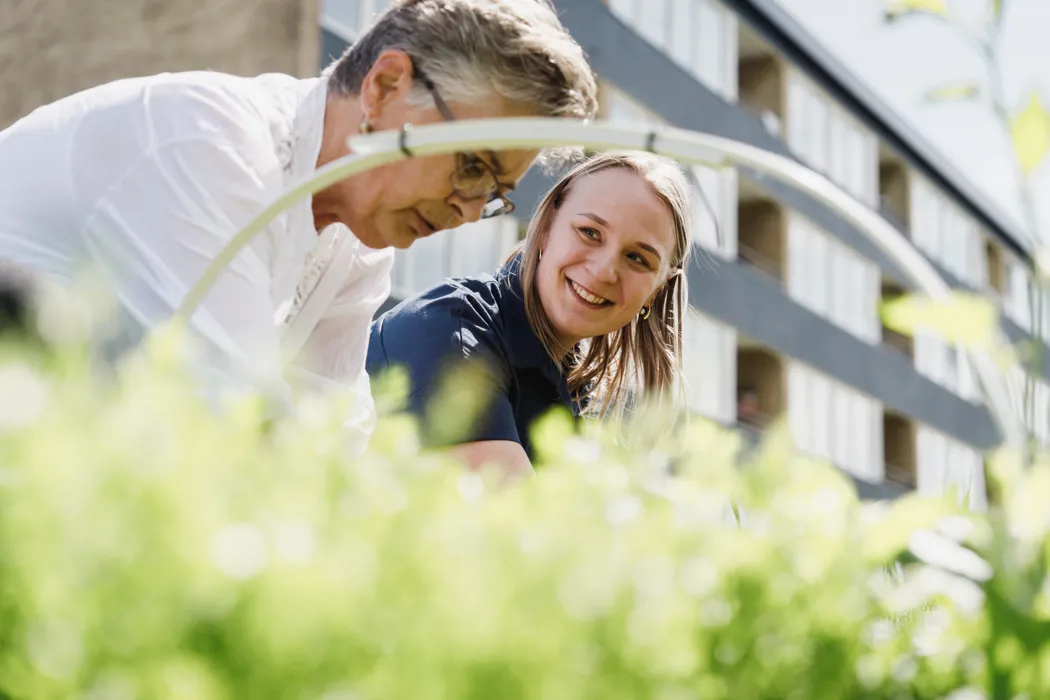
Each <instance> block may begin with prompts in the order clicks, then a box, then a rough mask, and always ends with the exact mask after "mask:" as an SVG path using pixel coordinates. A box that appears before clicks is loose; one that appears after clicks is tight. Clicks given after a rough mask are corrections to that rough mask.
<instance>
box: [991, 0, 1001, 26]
mask: <svg viewBox="0 0 1050 700" xmlns="http://www.w3.org/2000/svg"><path fill="white" fill-rule="evenodd" d="M1002 16H1003V0H993V2H992V17H993V18H994V19H995V21H997V22H998V21H999V20H1000V19H1002Z"/></svg>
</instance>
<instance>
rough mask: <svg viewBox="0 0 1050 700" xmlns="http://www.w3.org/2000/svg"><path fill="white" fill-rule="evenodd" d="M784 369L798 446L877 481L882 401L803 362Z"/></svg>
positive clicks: (790, 421)
mask: <svg viewBox="0 0 1050 700" xmlns="http://www.w3.org/2000/svg"><path fill="white" fill-rule="evenodd" d="M787 371H788V381H787V387H788V402H787V406H788V425H789V427H790V429H791V431H792V436H793V437H794V439H795V444H796V445H797V446H798V448H799V450H801V451H803V452H806V453H809V454H813V455H815V456H817V457H820V458H823V459H826V460H828V461H830V462H832V463H833V464H835V465H836V466H838V467H839V468H841V469H843V470H844V471H847V472H849V473H850V474H853V475H854V476H857V477H859V478H862V479H867V480H869V481H874V482H878V481H881V480H882V478H883V473H884V468H883V465H882V405H881V404H880V403H879V402H878V401H876V400H875V399H873V398H871V397H869V396H866V395H864V394H861V393H860V392H858V391H856V390H854V389H852V388H851V387H848V386H846V385H844V384H841V383H839V382H836V381H834V380H832V379H830V378H828V377H826V376H824V375H823V374H821V373H820V372H818V371H816V370H814V369H812V368H811V367H808V366H806V365H803V364H801V363H798V362H791V363H790V364H789V365H788V368H787Z"/></svg>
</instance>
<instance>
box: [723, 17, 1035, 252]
mask: <svg viewBox="0 0 1050 700" xmlns="http://www.w3.org/2000/svg"><path fill="white" fill-rule="evenodd" d="M720 2H722V4H724V5H725V6H726V7H728V8H729V9H731V10H733V11H734V12H735V13H736V14H737V15H738V16H739V17H740V18H741V19H742V20H743V21H745V22H746V23H747V24H748V25H749V26H751V28H752V29H754V30H755V31H757V32H758V33H759V34H760V35H762V36H763V37H764V38H765V39H766V40H767V41H769V42H770V43H771V44H772V45H773V46H774V47H775V48H777V49H779V50H781V51H783V52H784V53H785V54H787V57H788V58H789V59H790V60H791V61H792V63H795V64H796V65H797V67H798V68H800V69H801V70H803V71H804V72H805V73H807V74H808V75H809V76H810V78H811V79H814V80H815V81H816V82H817V83H818V84H820V85H821V87H822V88H824V89H825V90H828V91H829V92H830V93H831V94H832V96H833V97H835V98H836V99H837V100H839V101H840V102H841V103H842V104H843V106H844V107H846V108H847V109H848V110H849V111H851V112H853V114H854V116H855V117H857V118H859V119H860V120H861V121H862V122H865V123H866V124H867V125H868V127H869V128H871V129H873V130H874V131H875V132H876V133H877V134H878V135H879V136H880V137H881V138H882V139H883V140H884V141H886V142H887V143H888V144H889V145H890V146H891V147H892V148H894V149H895V150H897V151H900V152H901V155H902V156H904V158H905V159H906V160H908V161H910V162H911V164H912V165H913V166H915V167H916V168H917V169H918V170H920V171H921V172H922V173H923V174H924V175H925V176H927V177H929V178H930V179H931V180H932V181H933V182H934V183H935V184H936V185H937V186H938V187H940V188H941V189H943V190H944V191H945V192H947V193H948V194H949V195H950V196H951V197H952V198H953V199H954V200H956V202H957V203H958V204H960V205H961V206H962V207H963V208H964V209H966V210H968V211H969V212H970V213H971V214H972V215H973V216H974V217H975V218H976V219H977V220H978V221H979V222H980V223H981V224H982V225H983V226H984V227H985V228H987V229H989V230H990V231H991V232H992V233H993V234H995V235H996V237H998V238H999V239H1000V240H1002V241H1003V242H1004V243H1006V244H1007V245H1008V246H1009V247H1010V248H1011V249H1013V251H1014V253H1015V254H1017V255H1019V256H1020V257H1021V258H1022V259H1023V260H1024V261H1025V262H1026V263H1028V264H1029V265H1031V264H1032V254H1033V250H1032V245H1031V243H1030V242H1029V241H1028V239H1027V237H1026V236H1025V234H1024V232H1023V231H1022V230H1021V229H1019V228H1018V227H1017V225H1016V224H1014V223H1012V222H1011V220H1010V217H1009V216H1007V214H1006V212H1005V211H1004V210H1003V209H1002V208H1001V207H1000V206H999V205H998V204H996V203H995V202H993V201H992V200H991V198H989V197H987V196H986V195H984V194H982V193H981V192H980V191H979V190H978V188H977V186H976V185H975V184H974V183H973V182H971V181H970V180H969V179H968V178H967V177H966V176H965V175H964V174H963V173H962V171H960V170H959V169H958V168H957V167H955V166H954V165H952V164H951V163H950V162H949V161H948V159H947V157H945V156H944V155H943V154H942V153H939V152H938V151H937V150H936V149H935V148H934V147H933V146H931V145H930V144H929V143H928V142H927V141H926V139H924V138H923V137H922V135H921V134H920V133H919V132H918V130H917V129H916V128H914V127H912V126H910V125H909V124H907V123H906V122H905V121H904V119H903V118H902V117H901V116H900V115H899V114H897V113H896V112H894V111H893V110H892V109H891V108H890V107H889V106H888V105H887V104H886V103H885V101H884V100H882V99H881V98H879V97H878V96H877V95H876V94H875V92H874V91H873V90H872V89H871V88H870V87H868V85H867V84H866V83H865V82H864V81H863V79H861V78H860V77H859V76H858V75H857V74H855V73H854V72H852V71H851V70H850V69H849V68H848V67H847V66H846V65H845V64H844V63H843V62H842V60H841V59H839V58H837V57H836V56H834V55H833V54H832V53H831V51H830V50H828V49H827V48H825V47H824V46H823V45H821V44H820V42H819V41H818V40H817V39H816V38H815V37H814V36H813V35H812V34H810V33H809V32H808V31H807V30H806V29H805V28H804V27H803V26H802V25H801V24H800V23H799V22H798V21H797V20H796V19H795V18H794V17H792V16H791V15H790V14H789V13H788V12H787V11H786V10H784V9H783V8H782V7H780V5H779V4H777V2H775V0H720Z"/></svg>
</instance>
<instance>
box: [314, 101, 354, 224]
mask: <svg viewBox="0 0 1050 700" xmlns="http://www.w3.org/2000/svg"><path fill="white" fill-rule="evenodd" d="M360 123H361V115H360V107H359V106H358V104H357V102H356V101H355V100H352V99H348V98H345V97H334V96H332V95H329V96H328V99H327V100H326V102H325V108H324V125H323V127H322V131H321V149H320V151H319V152H318V154H317V164H316V167H318V168H320V167H322V166H324V165H327V164H328V163H331V162H332V161H334V160H337V159H339V158H342V157H343V156H345V155H347V154H348V153H350V147H349V146H348V145H347V141H348V140H349V139H350V137H351V136H352V135H353V134H355V133H357V126H356V125H357V124H360ZM334 191H335V190H333V189H332V188H329V189H326V190H321V191H320V192H317V193H315V194H314V196H313V199H312V209H313V215H314V228H315V229H317V231H318V232H320V231H322V230H324V229H325V228H326V227H327V226H330V225H331V224H334V223H337V222H339V221H340V217H339V213H338V207H336V206H334V204H333V203H334V202H337V201H338V198H337V197H335V196H333V192H334ZM343 223H346V222H343Z"/></svg>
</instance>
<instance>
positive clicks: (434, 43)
mask: <svg viewBox="0 0 1050 700" xmlns="http://www.w3.org/2000/svg"><path fill="white" fill-rule="evenodd" d="M388 49H400V50H402V51H404V52H405V53H407V54H408V55H409V57H411V59H412V61H413V62H414V63H415V65H416V68H417V69H418V70H420V71H422V72H423V73H424V74H425V75H426V76H427V77H428V78H430V80H431V81H432V82H433V83H434V86H435V87H436V88H437V90H438V92H439V93H440V94H441V96H442V97H444V98H445V99H446V100H447V101H450V102H459V103H461V104H478V103H480V102H483V101H485V100H490V99H492V98H493V97H500V98H503V99H504V100H506V101H508V102H509V103H511V104H513V105H517V106H519V107H521V106H523V107H525V108H526V109H528V110H530V111H532V112H533V113H535V115H536V116H544V117H569V118H575V119H592V118H594V116H595V114H596V113H597V110H598V99H597V93H598V88H597V84H596V81H595V77H594V73H593V71H592V70H591V67H590V65H589V64H588V62H587V58H586V57H585V56H584V52H583V49H582V48H580V45H579V44H577V43H576V41H575V40H574V39H573V38H572V37H571V36H570V35H569V33H568V31H566V29H565V27H564V26H562V24H561V22H560V21H559V20H558V16H557V15H556V14H555V12H554V7H553V5H551V3H550V2H547V0H394V1H393V2H391V4H390V8H389V9H387V10H386V12H384V13H383V14H382V15H380V16H379V18H378V19H377V20H376V23H375V24H374V25H372V27H371V28H369V29H368V30H367V31H366V32H364V34H362V35H361V36H360V37H359V38H358V40H357V41H356V42H355V43H354V45H353V46H351V47H350V48H349V49H347V51H346V52H345V53H344V54H343V55H342V56H341V57H340V58H338V59H336V60H335V61H333V63H332V64H331V65H330V66H328V68H326V69H325V75H327V76H328V78H329V92H330V93H332V94H334V95H337V96H349V95H356V94H358V93H359V92H360V90H361V84H362V83H363V81H364V79H365V76H366V75H367V74H368V71H369V70H371V68H372V66H373V65H374V64H375V61H376V59H377V58H379V55H380V54H381V53H382V52H383V51H385V50H388ZM410 103H411V104H413V105H417V106H429V105H432V104H433V100H432V98H431V96H430V95H429V93H428V92H427V90H426V88H425V87H424V86H423V85H420V84H418V81H417V85H416V86H415V88H414V90H413V94H412V95H411V97H410Z"/></svg>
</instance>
